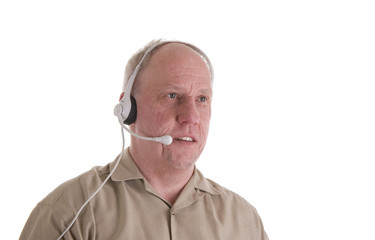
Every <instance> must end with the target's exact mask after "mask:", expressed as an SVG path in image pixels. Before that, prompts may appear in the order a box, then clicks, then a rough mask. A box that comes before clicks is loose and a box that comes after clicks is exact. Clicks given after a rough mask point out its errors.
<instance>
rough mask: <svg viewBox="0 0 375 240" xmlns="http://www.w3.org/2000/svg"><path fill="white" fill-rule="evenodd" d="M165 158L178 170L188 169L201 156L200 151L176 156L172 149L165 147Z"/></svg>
mask: <svg viewBox="0 0 375 240" xmlns="http://www.w3.org/2000/svg"><path fill="white" fill-rule="evenodd" d="M164 155H165V159H166V160H167V162H168V163H169V165H170V166H173V167H174V168H175V169H177V170H188V169H190V168H191V167H193V166H194V164H195V163H196V161H197V160H198V158H199V153H198V152H196V153H194V154H193V155H192V156H179V157H178V156H176V155H175V154H174V153H173V152H171V151H170V150H167V149H164Z"/></svg>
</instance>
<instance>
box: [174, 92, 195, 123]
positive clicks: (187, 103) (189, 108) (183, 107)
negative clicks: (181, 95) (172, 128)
mask: <svg viewBox="0 0 375 240" xmlns="http://www.w3.org/2000/svg"><path fill="white" fill-rule="evenodd" d="M177 121H178V122H179V123H183V124H190V125H197V124H198V123H199V112H198V110H197V106H196V103H195V99H194V98H191V97H189V98H185V99H184V101H183V102H182V103H181V104H180V106H179V109H178V114H177Z"/></svg>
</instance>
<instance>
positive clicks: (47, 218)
mask: <svg viewBox="0 0 375 240" xmlns="http://www.w3.org/2000/svg"><path fill="white" fill-rule="evenodd" d="M65 227H66V224H65V223H64V221H63V219H62V218H61V217H60V216H59V214H58V213H57V212H56V211H55V210H54V209H53V207H52V206H50V205H45V204H42V203H39V204H38V205H37V206H36V207H35V208H34V210H33V211H32V212H31V214H30V216H29V218H28V220H27V222H26V224H25V226H24V228H23V230H22V233H21V236H20V240H51V239H52V240H53V239H57V238H58V237H59V236H60V235H61V233H62V232H63V231H64V230H65ZM66 237H67V236H66ZM66 239H67V238H66Z"/></svg>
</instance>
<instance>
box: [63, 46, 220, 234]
mask: <svg viewBox="0 0 375 240" xmlns="http://www.w3.org/2000/svg"><path fill="white" fill-rule="evenodd" d="M167 43H181V44H184V45H186V46H188V47H190V48H192V49H193V50H195V51H197V50H199V49H197V48H196V47H195V46H193V45H191V44H188V43H185V42H181V41H160V42H156V43H154V44H152V45H151V46H150V47H148V48H147V50H146V51H145V53H144V54H143V56H142V58H141V60H140V61H139V63H138V64H137V65H136V67H135V68H134V70H133V72H132V74H131V75H130V77H129V79H128V82H127V85H126V90H125V93H124V96H123V97H122V98H121V100H120V102H119V103H118V104H117V105H116V106H115V108H114V115H115V116H116V117H117V118H118V120H119V123H120V125H121V133H122V148H121V153H120V154H119V156H118V158H117V159H116V162H115V165H114V167H113V169H112V170H111V171H110V173H109V174H108V176H107V177H106V179H105V180H104V181H103V182H102V184H101V185H100V186H99V187H98V189H97V190H96V191H95V192H94V193H93V194H92V195H91V196H90V197H89V198H88V199H87V200H86V202H84V203H83V204H82V206H81V208H80V209H79V210H78V212H77V213H76V215H75V216H74V218H73V220H72V221H71V222H70V224H69V225H68V227H67V228H66V229H65V230H64V232H63V233H62V234H61V235H60V236H59V237H58V238H57V240H59V239H62V238H63V237H64V235H65V234H66V233H67V232H68V231H69V229H70V228H71V227H72V226H73V224H74V222H75V221H76V220H77V219H78V216H79V214H80V213H81V211H82V210H83V209H84V207H85V206H86V205H87V204H88V203H89V202H90V201H91V199H93V198H94V197H95V195H96V194H97V193H98V192H99V191H100V190H101V189H102V188H103V186H104V184H105V183H106V182H107V181H108V180H109V178H110V177H111V176H112V175H113V173H114V172H115V170H116V168H117V166H118V165H119V163H120V160H121V158H122V156H123V153H124V148H125V137H124V130H126V131H127V132H129V133H130V134H131V135H132V136H134V137H137V138H140V139H143V140H147V141H154V142H158V143H162V144H164V145H170V144H171V143H172V142H173V138H172V137H171V136H169V135H164V136H160V137H145V136H140V135H138V134H136V133H134V132H132V131H131V130H130V129H129V128H128V127H127V126H125V125H131V124H133V123H134V122H135V121H136V118H137V103H136V100H135V98H134V97H133V96H132V95H131V93H132V89H133V85H134V81H135V79H136V78H137V76H138V73H139V71H140V70H141V67H142V65H143V63H144V61H145V59H146V58H147V56H148V55H149V54H150V53H151V52H152V50H154V49H155V48H157V47H158V46H161V45H164V44H167ZM197 53H198V54H199V55H201V57H202V59H203V60H204V61H205V62H206V64H207V66H208V68H209V70H210V72H211V81H213V69H212V67H211V63H210V62H209V59H208V57H207V56H206V55H205V54H204V53H203V52H202V51H200V50H199V52H197Z"/></svg>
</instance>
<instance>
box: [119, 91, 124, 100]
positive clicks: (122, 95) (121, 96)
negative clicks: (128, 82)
mask: <svg viewBox="0 0 375 240" xmlns="http://www.w3.org/2000/svg"><path fill="white" fill-rule="evenodd" d="M124 95H125V92H122V93H121V94H120V99H119V101H121V99H122V98H123V97H124Z"/></svg>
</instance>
